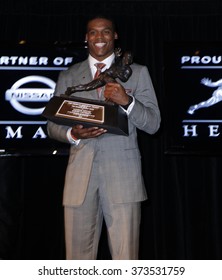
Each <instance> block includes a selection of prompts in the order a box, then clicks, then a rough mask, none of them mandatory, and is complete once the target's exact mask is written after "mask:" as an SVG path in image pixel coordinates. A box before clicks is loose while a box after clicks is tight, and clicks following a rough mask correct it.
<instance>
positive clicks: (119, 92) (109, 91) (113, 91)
mask: <svg viewBox="0 0 222 280" xmlns="http://www.w3.org/2000/svg"><path fill="white" fill-rule="evenodd" d="M104 97H105V98H106V100H108V101H112V102H114V103H116V104H118V105H123V106H124V105H127V104H128V103H129V96H128V95H127V94H126V91H125V89H124V87H123V86H122V85H120V84H118V83H107V84H106V86H105V90H104Z"/></svg>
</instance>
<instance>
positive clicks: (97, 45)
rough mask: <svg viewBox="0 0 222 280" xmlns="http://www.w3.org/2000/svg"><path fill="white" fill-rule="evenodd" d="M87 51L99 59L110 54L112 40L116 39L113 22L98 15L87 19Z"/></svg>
mask: <svg viewBox="0 0 222 280" xmlns="http://www.w3.org/2000/svg"><path fill="white" fill-rule="evenodd" d="M85 39H86V41H87V44H88V49H89V53H90V54H91V55H92V56H93V57H94V58H96V59H97V60H99V61H102V60H104V59H105V58H107V57H108V56H110V55H111V54H112V53H113V51H114V41H115V40H116V39H118V35H117V33H116V31H115V24H114V22H113V21H112V20H111V19H109V18H106V17H102V16H98V17H95V18H93V19H91V20H89V21H88V24H87V31H86V37H85Z"/></svg>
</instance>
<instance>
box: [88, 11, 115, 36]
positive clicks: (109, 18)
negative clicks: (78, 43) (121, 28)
mask: <svg viewBox="0 0 222 280" xmlns="http://www.w3.org/2000/svg"><path fill="white" fill-rule="evenodd" d="M94 19H106V20H108V21H110V22H111V23H112V27H113V31H114V32H116V23H115V21H114V19H113V18H112V17H110V16H107V15H102V14H99V15H94V16H91V17H90V18H89V19H88V20H87V23H86V32H87V31H88V25H89V22H90V21H92V20H94Z"/></svg>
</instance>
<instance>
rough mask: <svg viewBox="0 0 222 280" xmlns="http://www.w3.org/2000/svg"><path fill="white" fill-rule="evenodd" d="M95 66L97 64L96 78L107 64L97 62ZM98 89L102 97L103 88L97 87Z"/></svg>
mask: <svg viewBox="0 0 222 280" xmlns="http://www.w3.org/2000/svg"><path fill="white" fill-rule="evenodd" d="M95 66H96V69H97V70H96V73H95V76H94V79H96V78H97V77H98V76H99V75H100V73H101V71H102V69H103V68H104V67H105V66H106V64H104V63H95ZM96 90H97V93H98V97H99V99H100V98H101V92H102V88H97V89H96Z"/></svg>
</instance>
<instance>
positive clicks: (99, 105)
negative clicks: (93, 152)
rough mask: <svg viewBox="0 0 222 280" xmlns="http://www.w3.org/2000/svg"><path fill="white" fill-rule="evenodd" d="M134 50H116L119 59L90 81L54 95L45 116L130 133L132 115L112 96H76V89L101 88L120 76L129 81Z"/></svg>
mask: <svg viewBox="0 0 222 280" xmlns="http://www.w3.org/2000/svg"><path fill="white" fill-rule="evenodd" d="M132 63H133V56H132V53H131V52H124V54H123V55H122V52H121V49H116V50H115V62H114V63H113V64H112V65H111V66H110V68H108V69H106V70H105V71H104V72H101V73H100V75H99V76H98V77H97V78H96V79H94V80H92V81H91V82H89V83H87V84H80V85H76V86H72V87H68V88H67V89H66V91H65V93H64V94H60V96H54V97H53V98H51V100H50V101H49V103H48V104H47V106H46V108H45V110H44V112H43V116H44V117H46V118H47V119H49V120H51V121H54V122H56V123H58V124H63V125H68V126H72V125H73V124H74V123H76V124H83V125H84V126H85V127H90V126H94V125H95V124H96V125H97V126H99V127H102V128H105V129H107V131H108V132H109V133H114V134H120V135H128V118H127V115H126V112H125V111H124V110H123V109H122V108H121V107H120V106H119V105H117V104H114V103H113V102H108V100H105V101H101V100H96V99H95V100H94V99H87V98H83V97H76V96H72V94H73V93H75V92H81V91H90V90H94V89H97V88H101V87H103V86H104V85H106V84H107V83H109V82H116V79H117V78H118V79H120V80H121V81H122V82H126V81H127V80H128V79H129V77H130V76H131V74H132V69H131V67H130V65H131V64H132Z"/></svg>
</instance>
